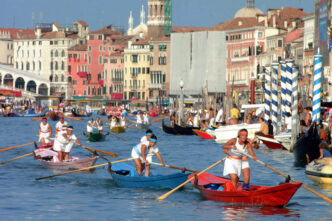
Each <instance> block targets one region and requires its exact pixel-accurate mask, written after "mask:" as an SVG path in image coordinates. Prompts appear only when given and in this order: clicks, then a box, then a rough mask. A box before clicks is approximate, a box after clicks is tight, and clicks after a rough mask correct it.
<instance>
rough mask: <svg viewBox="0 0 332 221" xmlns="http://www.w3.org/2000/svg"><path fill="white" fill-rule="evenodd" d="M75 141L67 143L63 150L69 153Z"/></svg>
mask: <svg viewBox="0 0 332 221" xmlns="http://www.w3.org/2000/svg"><path fill="white" fill-rule="evenodd" d="M73 145H74V142H69V143H68V144H66V145H65V147H64V150H63V152H65V153H69V152H70V151H71V148H72V147H73Z"/></svg>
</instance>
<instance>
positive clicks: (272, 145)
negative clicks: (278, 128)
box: [257, 135, 284, 149]
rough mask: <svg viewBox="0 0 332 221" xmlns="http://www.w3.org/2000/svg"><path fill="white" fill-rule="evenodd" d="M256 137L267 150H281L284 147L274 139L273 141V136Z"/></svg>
mask: <svg viewBox="0 0 332 221" xmlns="http://www.w3.org/2000/svg"><path fill="white" fill-rule="evenodd" d="M257 137H258V139H260V140H261V141H262V142H263V144H265V146H267V148H269V149H283V148H284V146H283V145H282V144H281V143H280V142H278V141H277V140H276V139H274V136H273V135H259V136H257Z"/></svg>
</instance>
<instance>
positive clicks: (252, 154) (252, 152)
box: [247, 143, 257, 160]
mask: <svg viewBox="0 0 332 221" xmlns="http://www.w3.org/2000/svg"><path fill="white" fill-rule="evenodd" d="M247 148H248V151H249V154H250V155H251V156H252V159H253V160H257V156H256V154H255V152H254V150H253V149H252V146H251V144H250V143H248V144H247Z"/></svg>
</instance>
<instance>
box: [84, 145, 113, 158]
mask: <svg viewBox="0 0 332 221" xmlns="http://www.w3.org/2000/svg"><path fill="white" fill-rule="evenodd" d="M82 147H83V148H85V149H89V150H94V151H97V152H100V153H104V154H107V155H110V156H112V157H117V156H118V155H117V154H116V153H112V152H109V151H106V150H99V149H96V148H93V147H87V146H82Z"/></svg>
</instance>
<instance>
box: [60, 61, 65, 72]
mask: <svg viewBox="0 0 332 221" xmlns="http://www.w3.org/2000/svg"><path fill="white" fill-rule="evenodd" d="M61 70H65V62H63V61H61Z"/></svg>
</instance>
